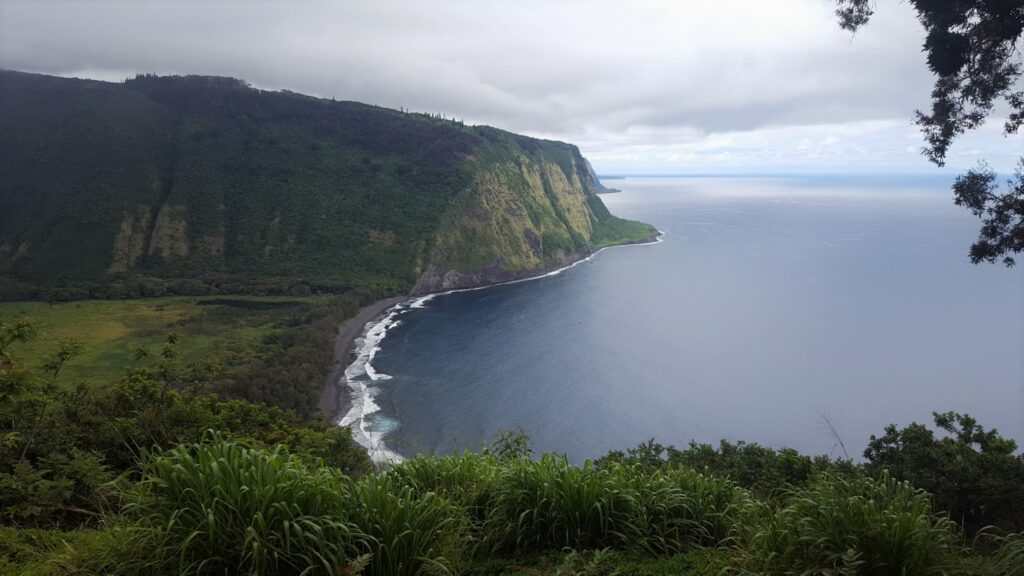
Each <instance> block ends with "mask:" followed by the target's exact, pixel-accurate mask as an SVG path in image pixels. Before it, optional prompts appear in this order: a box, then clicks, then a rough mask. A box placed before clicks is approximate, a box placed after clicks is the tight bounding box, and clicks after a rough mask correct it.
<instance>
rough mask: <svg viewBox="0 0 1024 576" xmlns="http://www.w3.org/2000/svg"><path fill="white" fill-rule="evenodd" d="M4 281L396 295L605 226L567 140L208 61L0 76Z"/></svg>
mask: <svg viewBox="0 0 1024 576" xmlns="http://www.w3.org/2000/svg"><path fill="white" fill-rule="evenodd" d="M0 149H2V150H4V153H3V154H2V155H0V279H2V280H3V281H2V282H0V288H2V289H0V296H3V297H5V298H6V299H27V298H51V299H54V298H56V299H75V298H83V297H103V298H110V297H121V298H123V297H137V296H154V295H166V294H208V293H241V292H257V293H287V292H288V291H289V290H299V291H310V290H312V291H314V292H316V291H321V292H324V291H327V292H339V291H344V290H347V289H350V288H352V287H355V286H362V287H369V288H372V289H379V290H391V291H408V290H409V289H410V288H412V287H413V285H414V284H415V283H416V281H417V279H419V278H420V276H421V275H422V273H423V272H424V271H425V270H427V269H428V268H430V269H431V270H434V271H436V272H437V273H439V274H442V275H443V274H445V273H448V272H455V273H457V274H460V275H463V276H465V277H467V278H471V277H472V275H473V274H474V273H475V272H477V271H478V269H481V268H486V269H487V270H494V271H496V272H488V273H487V277H488V278H491V277H493V278H498V277H500V276H501V275H502V274H504V273H509V274H512V275H515V274H518V273H520V272H521V271H523V270H526V269H530V268H533V269H539V268H543V267H545V266H550V265H553V264H556V263H560V262H562V261H564V260H566V259H571V258H575V257H579V256H580V255H583V254H587V253H589V252H590V251H591V250H593V248H594V244H595V243H594V240H593V236H594V235H597V236H599V237H600V238H601V239H602V240H601V241H602V242H609V241H612V242H614V241H617V240H621V241H631V240H636V239H637V238H636V237H635V236H638V235H639V234H637V233H636V231H637V230H639V229H640V228H642V229H643V231H644V232H645V235H646V236H652V235H653V234H654V231H653V230H652V229H650V228H649V227H645V226H643V225H639V224H636V225H635V226H636V227H638V228H637V230H632V232H634V234H633V235H632V236H627V237H619V233H620V231H621V230H623V229H624V223H623V221H621V220H619V219H617V218H615V217H613V216H611V215H610V214H609V213H608V211H607V210H606V209H605V207H604V205H603V204H602V203H601V201H600V199H599V198H597V196H596V195H595V193H594V182H593V179H592V177H591V176H590V174H589V172H588V171H587V168H586V166H585V161H584V159H583V157H582V156H581V155H580V153H579V151H578V150H577V149H576V148H575V147H574V146H571V145H568V144H564V143H560V142H551V141H545V140H537V139H533V138H526V137H523V136H518V135H515V134H510V133H507V132H503V131H501V130H497V129H494V128H488V127H475V126H465V125H463V124H462V123H460V122H455V121H452V120H447V119H443V118H439V117H434V116H429V115H425V114H408V113H403V112H399V111H395V110H389V109H385V108H379V107H375V106H369V105H365V104H359V103H355V102H335V101H333V100H323V99H317V98H311V97H307V96H303V95H300V94H295V93H292V92H287V91H281V92H268V91H261V90H256V89H253V88H251V87H249V86H248V85H246V84H245V83H243V82H241V81H238V80H234V79H229V78H216V77H199V76H185V77H155V76H139V77H136V78H134V79H131V80H128V81H126V82H124V83H108V82H96V81H87V80H77V79H67V78H55V77H48V76H41V75H35V74H24V73H19V72H10V71H4V72H0Z"/></svg>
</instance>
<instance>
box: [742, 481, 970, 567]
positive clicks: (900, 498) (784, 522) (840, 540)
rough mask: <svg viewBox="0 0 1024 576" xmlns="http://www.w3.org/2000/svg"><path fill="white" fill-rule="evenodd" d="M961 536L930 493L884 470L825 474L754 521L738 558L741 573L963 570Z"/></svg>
mask: <svg viewBox="0 0 1024 576" xmlns="http://www.w3.org/2000/svg"><path fill="white" fill-rule="evenodd" d="M963 553H964V547H963V541H962V538H961V537H960V536H959V529H958V528H957V526H956V525H955V524H954V523H953V522H952V521H950V520H949V519H948V517H946V516H943V515H939V514H936V513H934V512H933V510H932V505H931V498H930V496H929V495H928V494H927V493H925V492H922V491H920V490H916V489H914V488H913V487H911V486H910V485H909V484H906V483H902V482H897V481H895V480H893V479H891V478H889V477H888V476H887V475H883V476H882V478H881V479H879V480H872V479H869V478H843V477H838V476H826V477H823V478H822V479H821V480H819V481H818V482H816V483H815V484H813V485H811V486H810V487H807V488H803V489H799V490H797V491H796V492H794V493H793V494H792V495H791V497H790V499H789V501H788V503H787V504H786V505H784V506H783V507H782V508H780V509H779V510H777V511H775V512H774V513H770V514H769V515H768V516H767V517H766V518H765V519H764V520H763V522H761V523H759V524H757V525H755V526H753V527H752V529H751V530H750V532H749V534H748V535H747V541H746V542H745V543H744V544H743V545H742V546H741V548H740V550H739V552H738V554H737V560H738V563H739V565H740V566H741V571H742V572H743V573H747V574H842V575H850V576H855V575H856V576H861V575H863V576H869V575H870V576H885V575H894V576H895V575H901V576H902V575H908V574H921V575H924V574H954V573H962V570H963V568H962V566H963V561H962V558H963Z"/></svg>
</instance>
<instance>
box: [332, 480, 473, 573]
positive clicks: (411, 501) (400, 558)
mask: <svg viewBox="0 0 1024 576" xmlns="http://www.w3.org/2000/svg"><path fill="white" fill-rule="evenodd" d="M346 514H347V516H348V518H349V519H351V521H352V522H353V523H354V524H355V525H356V526H357V527H358V529H359V531H360V533H361V535H362V542H364V543H365V544H364V545H365V546H366V551H367V552H368V553H369V556H368V566H367V568H368V573H369V574H373V575H375V576H413V575H415V574H420V573H422V572H424V571H425V570H427V569H430V570H431V571H432V572H435V573H444V572H447V571H448V567H447V566H448V563H447V562H446V561H445V559H444V557H443V553H444V552H445V550H446V549H447V550H457V548H458V543H457V542H456V541H455V539H454V535H453V531H452V530H450V528H451V527H452V526H453V523H454V516H453V514H452V509H451V507H450V506H449V505H448V504H447V503H446V502H445V501H444V500H443V499H441V498H440V497H438V496H437V495H436V494H434V493H432V492H427V493H424V494H421V495H417V494H416V493H415V492H414V491H413V490H412V488H410V487H408V486H400V485H398V483H397V482H395V481H394V480H393V479H391V478H389V477H387V476H382V477H376V476H369V477H367V478H365V479H363V480H362V481H360V482H358V483H357V484H355V485H354V486H353V487H352V491H351V493H350V494H349V495H348V506H347V509H346Z"/></svg>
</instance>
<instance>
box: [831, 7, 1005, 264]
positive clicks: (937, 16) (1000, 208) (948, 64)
mask: <svg viewBox="0 0 1024 576" xmlns="http://www.w3.org/2000/svg"><path fill="white" fill-rule="evenodd" d="M836 4H837V6H838V9H837V11H836V13H837V14H838V16H839V24H840V26H842V27H843V28H845V29H847V30H850V31H851V32H855V31H856V30H857V29H858V28H860V27H861V26H863V25H864V24H867V22H868V21H869V20H870V19H871V16H872V14H873V13H874V2H873V1H872V0H836ZM910 4H911V5H912V6H913V7H914V9H915V10H916V11H917V17H918V20H919V21H920V22H921V24H922V26H924V29H925V33H926V36H925V41H924V52H925V54H926V55H927V57H928V68H929V69H930V70H931V71H932V72H933V73H934V74H935V76H936V79H935V87H934V89H933V90H932V106H931V111H930V112H927V113H926V112H921V111H917V112H916V117H917V125H918V126H920V127H921V132H922V133H923V134H924V137H925V141H926V142H927V146H925V148H924V149H923V153H924V154H925V156H927V157H928V159H929V160H931V161H932V162H933V163H935V164H937V165H939V166H942V165H944V164H945V162H946V153H947V152H948V150H949V147H950V145H951V144H952V143H953V141H954V140H955V139H956V138H957V137H958V136H960V135H961V134H963V133H965V132H967V131H968V130H973V129H975V128H978V127H979V126H981V125H982V124H983V123H984V122H985V119H986V118H987V117H988V116H989V115H990V114H991V113H992V110H993V109H994V107H995V105H996V103H997V102H998V101H999V100H1000V99H1003V100H1005V102H1006V104H1007V106H1008V108H1009V111H1010V112H1009V115H1008V116H1007V119H1006V123H1005V125H1004V127H1003V133H1004V134H1005V135H1007V136H1009V135H1011V134H1016V133H1017V132H1018V131H1019V130H1020V127H1021V124H1022V123H1024V90H1020V89H1019V86H1018V84H1019V80H1020V78H1021V74H1022V72H1024V67H1022V65H1021V61H1020V56H1019V52H1018V50H1019V46H1018V45H1019V43H1020V38H1021V34H1022V32H1024V2H1022V1H1021V0H955V1H953V0H911V2H910ZM1021 162H1022V163H1024V158H1022V159H1021ZM1022 169H1024V168H1022ZM994 182H995V174H993V173H992V172H991V171H990V170H989V169H988V168H987V167H986V166H985V165H984V164H981V165H979V167H978V168H976V169H973V170H970V171H969V172H968V173H967V174H966V175H964V176H961V177H960V178H958V179H957V182H956V184H954V186H953V192H954V193H955V195H956V203H957V205H958V206H966V207H967V208H969V209H970V210H971V211H972V212H973V213H974V215H975V216H978V217H980V218H982V227H981V232H980V234H979V238H978V241H977V242H975V243H974V245H972V246H971V251H970V258H971V261H972V262H973V263H975V264H977V263H979V262H995V261H996V260H997V259H1002V261H1003V263H1004V264H1006V265H1007V266H1012V265H1013V264H1014V259H1013V257H1012V256H1011V255H1012V254H1016V253H1019V252H1020V251H1021V250H1024V198H1022V196H1024V180H1022V179H1021V178H1020V177H1019V174H1018V182H1017V184H1014V183H1013V182H1012V181H1011V182H1009V183H1008V186H1007V188H1008V190H1007V191H1006V192H1005V193H1002V194H1000V193H998V192H997V186H995V184H994Z"/></svg>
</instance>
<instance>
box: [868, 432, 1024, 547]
mask: <svg viewBox="0 0 1024 576" xmlns="http://www.w3.org/2000/svg"><path fill="white" fill-rule="evenodd" d="M933 417H934V420H935V425H936V427H937V428H939V429H940V430H941V431H942V432H944V433H945V435H944V436H936V434H935V433H934V432H933V431H932V430H930V429H929V428H928V427H926V426H924V425H922V424H918V423H916V422H915V423H912V424H910V425H909V426H907V427H906V428H903V429H898V428H897V427H896V425H895V424H890V425H889V426H887V427H886V428H885V434H883V435H882V436H881V437H876V436H871V441H870V442H869V443H868V447H867V449H866V450H865V451H864V458H865V459H866V460H867V464H866V469H867V470H868V472H869V473H871V474H872V475H878V474H881V473H882V472H883V471H884V470H888V471H889V473H890V474H892V475H893V477H894V478H896V479H897V480H900V481H903V480H906V481H908V482H910V483H911V484H912V485H913V486H914V487H915V488H921V489H923V490H927V491H928V492H929V493H931V494H932V495H933V496H934V498H935V503H936V504H937V507H938V508H939V509H942V510H945V511H948V512H949V514H950V516H951V517H952V518H953V519H954V520H956V521H957V522H960V523H961V524H962V525H963V527H964V529H965V530H966V531H967V532H968V533H975V532H977V531H978V530H980V529H982V528H984V527H985V526H988V525H994V526H997V527H999V528H1001V529H1004V530H1009V531H1018V530H1021V529H1022V528H1024V456H1019V455H1015V454H1014V452H1015V451H1016V449H1017V444H1016V443H1015V442H1014V441H1013V440H1011V439H1009V438H1003V437H1002V436H1000V435H999V432H998V431H996V430H994V429H993V430H985V428H984V427H982V426H981V425H979V424H978V422H977V421H976V420H975V419H974V418H971V417H970V416H968V415H967V414H957V413H955V412H946V413H942V414H940V413H935V414H933Z"/></svg>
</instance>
